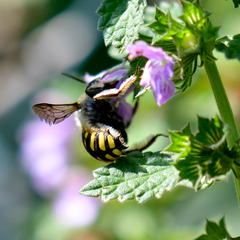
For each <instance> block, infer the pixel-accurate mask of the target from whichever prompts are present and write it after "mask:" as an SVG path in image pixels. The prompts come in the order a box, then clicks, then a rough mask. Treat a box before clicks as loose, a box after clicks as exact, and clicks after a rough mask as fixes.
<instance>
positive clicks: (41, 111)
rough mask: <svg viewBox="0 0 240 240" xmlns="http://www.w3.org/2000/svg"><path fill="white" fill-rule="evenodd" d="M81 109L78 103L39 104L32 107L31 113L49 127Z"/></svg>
mask: <svg viewBox="0 0 240 240" xmlns="http://www.w3.org/2000/svg"><path fill="white" fill-rule="evenodd" d="M79 109H81V105H80V104H79V103H77V102H76V103H72V104H55V105H54V104H49V103H40V104H36V105H34V106H33V107H32V110H33V112H34V113H35V114H36V115H37V116H38V117H39V118H40V119H41V120H43V119H44V120H45V122H46V123H48V124H49V125H52V124H57V123H60V122H62V121H64V120H65V119H66V118H68V117H69V116H70V115H71V114H72V113H73V112H75V111H77V110H79Z"/></svg>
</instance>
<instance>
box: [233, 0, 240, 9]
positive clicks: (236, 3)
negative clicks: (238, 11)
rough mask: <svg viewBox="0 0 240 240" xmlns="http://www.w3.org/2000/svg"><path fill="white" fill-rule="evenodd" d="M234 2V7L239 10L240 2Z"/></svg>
mask: <svg viewBox="0 0 240 240" xmlns="http://www.w3.org/2000/svg"><path fill="white" fill-rule="evenodd" d="M232 1H233V4H234V7H235V8H238V7H239V6H238V5H240V0H232Z"/></svg>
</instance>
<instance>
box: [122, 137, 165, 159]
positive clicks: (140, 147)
mask: <svg viewBox="0 0 240 240" xmlns="http://www.w3.org/2000/svg"><path fill="white" fill-rule="evenodd" d="M160 136H163V137H167V138H168V137H169V136H168V135H166V134H162V133H159V134H156V135H153V136H150V138H149V139H148V140H147V141H145V142H143V143H140V144H139V145H138V146H136V147H135V148H134V149H132V150H128V151H124V154H128V153H131V152H136V151H137V152H142V151H143V150H145V149H147V148H148V147H150V146H151V145H152V144H153V143H154V142H155V140H156V139H157V138H158V137H160Z"/></svg>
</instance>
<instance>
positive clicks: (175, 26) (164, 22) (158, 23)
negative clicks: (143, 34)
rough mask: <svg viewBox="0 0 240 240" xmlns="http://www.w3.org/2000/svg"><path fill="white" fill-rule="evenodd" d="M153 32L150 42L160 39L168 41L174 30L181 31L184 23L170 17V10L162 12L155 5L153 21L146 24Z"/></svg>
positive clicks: (156, 41) (171, 37) (154, 42)
mask: <svg viewBox="0 0 240 240" xmlns="http://www.w3.org/2000/svg"><path fill="white" fill-rule="evenodd" d="M148 27H149V28H150V29H151V30H152V31H153V32H154V36H153V39H152V44H156V43H158V42H160V41H163V40H165V41H170V40H172V39H173V35H174V34H176V32H178V31H181V30H182V29H183V27H184V25H183V24H182V23H181V22H180V21H179V20H175V19H174V18H172V16H171V14H170V12H169V13H168V14H166V13H164V12H163V11H162V10H160V9H159V8H158V7H157V6H156V12H155V21H154V22H152V23H151V24H149V25H148Z"/></svg>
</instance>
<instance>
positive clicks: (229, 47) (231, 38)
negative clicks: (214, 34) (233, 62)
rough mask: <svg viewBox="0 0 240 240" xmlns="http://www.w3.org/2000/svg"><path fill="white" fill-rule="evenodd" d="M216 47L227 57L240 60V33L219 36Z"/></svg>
mask: <svg viewBox="0 0 240 240" xmlns="http://www.w3.org/2000/svg"><path fill="white" fill-rule="evenodd" d="M215 47H216V49H217V50H218V51H220V52H223V53H224V54H225V55H226V57H227V58H229V59H233V58H236V59H238V60H240V34H237V35H227V36H225V37H222V38H219V39H218V40H217V41H216V43H215Z"/></svg>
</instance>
